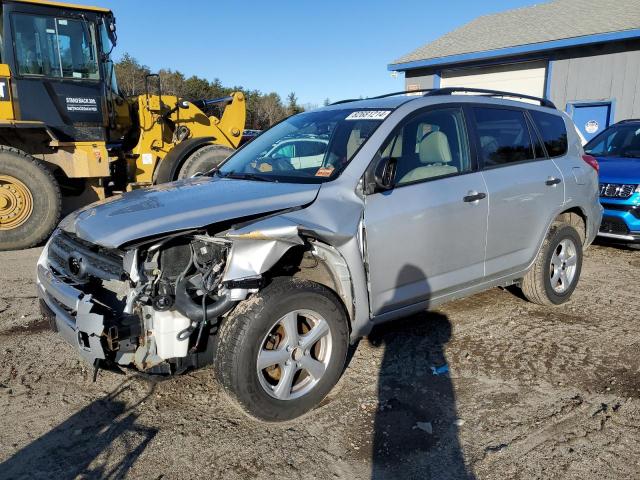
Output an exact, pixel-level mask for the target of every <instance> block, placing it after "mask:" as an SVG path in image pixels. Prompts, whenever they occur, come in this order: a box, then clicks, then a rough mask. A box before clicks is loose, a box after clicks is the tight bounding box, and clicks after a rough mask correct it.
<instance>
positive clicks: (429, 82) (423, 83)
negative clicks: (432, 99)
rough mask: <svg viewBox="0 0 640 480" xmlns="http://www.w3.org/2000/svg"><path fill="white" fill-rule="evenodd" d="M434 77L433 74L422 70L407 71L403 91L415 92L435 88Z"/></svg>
mask: <svg viewBox="0 0 640 480" xmlns="http://www.w3.org/2000/svg"><path fill="white" fill-rule="evenodd" d="M435 78H436V76H435V75H434V74H433V72H425V71H424V70H408V71H407V72H406V73H405V76H404V83H405V90H417V89H421V88H435V87H436V86H439V85H436V83H434V80H435Z"/></svg>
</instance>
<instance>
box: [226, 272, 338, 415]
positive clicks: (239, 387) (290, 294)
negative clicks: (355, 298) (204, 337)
mask: <svg viewBox="0 0 640 480" xmlns="http://www.w3.org/2000/svg"><path fill="white" fill-rule="evenodd" d="M296 311H298V312H300V311H302V313H298V314H297V315H292V312H296ZM305 315H306V316H305ZM285 317H286V318H287V319H291V318H296V322H295V324H296V325H298V327H297V328H298V335H300V339H301V341H302V342H303V343H302V345H303V347H301V348H298V347H297V345H299V344H298V343H296V342H295V341H294V342H293V343H294V344H295V345H296V348H295V349H293V350H292V351H290V350H287V345H289V340H290V338H289V335H288V331H289V330H287V329H286V328H285V324H287V321H286V320H283V321H282V322H281V323H279V322H280V320H282V319H284V318H285ZM318 318H320V319H322V320H324V321H325V323H322V321H317V320H318ZM312 322H316V323H315V324H314V323H312ZM305 325H306V327H305ZM309 326H312V327H316V328H317V330H313V329H310V330H307V333H309V332H311V333H313V332H315V334H319V333H320V332H321V331H326V333H325V334H324V336H322V337H320V336H319V337H318V338H320V340H317V341H312V343H309V346H310V348H309V349H306V348H305V346H304V339H305V338H307V339H309V338H310V337H309V336H307V337H305V336H304V335H303V334H304V332H305V329H306V328H308V327H309ZM301 327H302V328H301ZM315 334H313V335H315ZM348 344H349V328H348V325H347V315H346V312H345V309H344V306H343V305H342V302H341V301H340V300H339V299H338V297H337V296H336V295H335V294H334V293H333V292H332V291H331V290H329V289H328V288H326V287H324V286H322V285H320V284H317V283H314V282H310V281H307V280H297V279H292V278H285V277H281V278H276V279H275V280H274V281H273V282H272V283H271V284H270V285H268V286H267V287H266V288H265V289H264V290H262V291H260V292H258V293H257V294H256V295H254V296H253V297H251V298H250V299H248V300H245V301H244V302H241V303H240V304H239V305H238V306H237V307H236V309H235V310H234V311H233V312H232V313H231V314H230V315H229V316H228V317H227V318H226V319H225V320H224V321H223V323H222V325H221V327H220V330H219V332H218V335H217V338H216V350H215V351H216V357H215V360H214V372H215V375H216V378H217V380H218V381H219V382H220V383H221V384H222V386H223V388H224V389H225V391H226V392H227V394H228V395H229V396H230V397H231V399H232V400H234V401H235V403H237V405H238V406H240V408H241V409H242V410H243V411H244V412H245V413H247V414H249V415H250V416H252V417H254V418H257V419H259V420H263V421H267V422H278V421H285V420H291V419H293V418H296V417H299V416H300V415H303V414H304V413H306V412H308V411H309V410H311V409H312V408H313V407H315V406H316V405H318V404H319V403H320V402H321V401H322V399H323V398H324V397H325V396H326V395H327V394H328V393H329V391H330V390H331V389H332V388H333V387H334V386H335V384H336V383H337V382H338V380H339V379H340V376H341V374H342V371H343V369H344V365H345V361H346V355H347V349H348ZM263 347H267V349H263ZM269 348H271V350H270V351H271V352H273V354H276V355H277V359H274V358H275V357H269V356H263V355H262V354H261V355H260V356H259V353H260V352H264V351H267V350H268V349H269ZM307 350H308V351H309V354H308V355H307V353H306V352H307ZM263 358H264V360H263ZM309 358H311V359H312V360H314V361H315V362H316V363H313V362H311V361H310V360H309ZM259 359H260V360H261V361H264V364H266V365H267V368H264V369H259V368H260V367H259V366H258V360H259ZM270 359H271V360H270ZM285 359H288V360H285ZM287 361H288V362H289V363H286V362H287ZM309 362H310V363H309ZM318 364H322V365H324V370H322V369H320V370H317V369H316V368H317V367H318ZM301 365H302V367H301ZM306 366H314V369H313V370H315V372H316V375H315V376H313V375H311V373H310V372H311V370H307V369H306ZM293 371H295V372H296V373H293V374H292V373H290V372H293ZM287 378H292V382H291V384H289V383H288V382H286V381H285V380H286V379H287ZM283 382H284V383H283ZM287 397H288V398H287Z"/></svg>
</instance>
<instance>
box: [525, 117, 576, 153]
mask: <svg viewBox="0 0 640 480" xmlns="http://www.w3.org/2000/svg"><path fill="white" fill-rule="evenodd" d="M529 113H531V117H532V118H533V121H534V122H535V124H536V126H537V127H538V131H539V132H540V135H542V141H543V142H544V146H545V147H546V149H547V153H548V154H549V156H550V157H561V156H562V155H565V154H566V153H567V148H568V145H567V127H566V125H565V124H564V120H563V119H562V117H560V116H559V115H552V114H550V113H544V112H537V111H535V110H531V111H530V112H529Z"/></svg>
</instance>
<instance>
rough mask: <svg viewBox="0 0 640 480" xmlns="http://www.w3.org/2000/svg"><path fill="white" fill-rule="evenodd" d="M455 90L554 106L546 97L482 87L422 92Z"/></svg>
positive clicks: (429, 93) (444, 92)
mask: <svg viewBox="0 0 640 480" xmlns="http://www.w3.org/2000/svg"><path fill="white" fill-rule="evenodd" d="M457 92H462V93H464V92H468V93H480V94H482V95H484V96H487V97H512V98H522V99H527V100H535V101H536V102H540V105H541V106H542V107H549V108H554V109H555V108H556V106H555V104H554V103H553V102H552V101H551V100H547V99H546V98H540V97H534V96H532V95H523V94H521V93H514V92H502V91H500V90H485V89H483V88H467V87H446V88H435V89H432V90H431V91H429V92H427V93H425V94H424V96H425V97H427V96H435V95H452V94H454V93H457Z"/></svg>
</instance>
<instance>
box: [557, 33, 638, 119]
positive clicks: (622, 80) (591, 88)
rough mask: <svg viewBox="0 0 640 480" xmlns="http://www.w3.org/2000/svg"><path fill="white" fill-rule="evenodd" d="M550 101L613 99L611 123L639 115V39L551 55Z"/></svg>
mask: <svg viewBox="0 0 640 480" xmlns="http://www.w3.org/2000/svg"><path fill="white" fill-rule="evenodd" d="M550 62H551V63H550V66H551V72H550V79H549V80H550V88H549V89H548V91H549V93H550V97H551V100H552V101H553V102H554V103H555V104H556V105H557V106H558V108H561V109H563V110H564V109H566V106H567V104H568V103H569V102H588V101H599V100H604V101H608V100H613V101H614V102H615V103H614V105H613V110H614V111H613V114H614V118H613V119H612V120H613V122H617V121H620V120H623V119H625V118H640V40H634V41H627V42H622V43H618V44H615V45H614V44H610V45H601V46H595V47H582V48H580V49H572V50H566V51H559V52H556V53H555V54H554V55H552V56H551V58H550Z"/></svg>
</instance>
